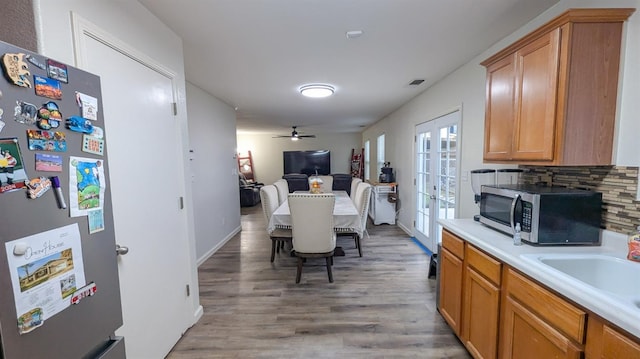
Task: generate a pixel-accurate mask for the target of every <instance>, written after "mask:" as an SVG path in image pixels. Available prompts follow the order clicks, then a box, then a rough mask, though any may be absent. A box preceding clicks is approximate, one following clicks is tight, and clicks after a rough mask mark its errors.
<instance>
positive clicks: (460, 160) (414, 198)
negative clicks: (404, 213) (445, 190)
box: [410, 104, 464, 253]
mask: <svg viewBox="0 0 640 359" xmlns="http://www.w3.org/2000/svg"><path fill="white" fill-rule="evenodd" d="M454 112H459V114H460V115H459V121H458V128H457V133H458V144H457V152H456V155H457V165H456V179H457V188H456V193H455V207H454V209H455V216H456V217H457V216H458V214H459V213H460V181H461V179H460V176H461V174H462V170H461V169H462V163H463V158H462V157H463V155H462V142H463V140H462V139H463V131H462V128H463V123H464V120H463V117H464V113H463V105H462V104H460V105H457V106H454V107H452V108H450V109H448V110H445V111H443V112H440V113H436V114H435V115H432V116H430V117H429V120H427V121H422V122H419V123H416V124H414V126H413V136H414V141H413V145H412V176H413V190H412V196H411V203H412V207H411V208H412V213H413V215H412V225H411V232H410V233H411V238H412V239H413V240H415V241H418V242H419V240H418V239H417V238H416V237H415V235H416V231H417V229H416V222H417V217H416V216H417V211H416V208H417V195H418V193H417V191H418V188H417V186H418V184H417V178H416V171H417V160H418V159H417V157H416V146H417V145H418V142H417V138H418V132H417V129H418V126H420V125H422V124H425V123H428V122H431V121H435V120H437V119H439V118H441V117H444V116H447V115H449V114H452V113H454ZM436 232H437V231H436ZM434 242H435V244H436V245H435V246H434V250H433V252H434V253H436V252H437V244H438V243H439V242H440V233H436V239H435V241H434ZM421 244H422V245H423V246H426V244H425V243H421Z"/></svg>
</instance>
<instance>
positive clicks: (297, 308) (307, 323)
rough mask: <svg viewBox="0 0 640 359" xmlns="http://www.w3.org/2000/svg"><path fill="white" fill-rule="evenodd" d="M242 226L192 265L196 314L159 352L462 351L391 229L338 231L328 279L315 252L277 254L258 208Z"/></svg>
mask: <svg viewBox="0 0 640 359" xmlns="http://www.w3.org/2000/svg"><path fill="white" fill-rule="evenodd" d="M241 218H242V232H240V233H239V234H238V235H236V236H235V237H234V238H233V239H232V240H230V241H229V242H228V243H227V244H226V245H225V246H224V247H222V248H221V249H220V250H219V251H218V252H216V253H215V254H214V255H213V256H212V257H211V258H209V259H208V260H207V261H206V262H205V263H203V264H202V265H201V266H200V268H199V281H200V302H201V304H202V306H203V307H204V315H203V317H202V318H201V319H200V321H199V322H198V323H196V324H195V325H194V326H193V327H192V328H190V329H189V330H188V331H187V332H186V333H185V335H184V336H183V337H182V338H181V339H180V341H179V342H178V343H177V344H176V346H175V347H174V348H173V350H172V351H171V353H169V355H168V357H167V358H171V359H178V358H188V359H195V358H367V359H370V358H373V359H375V358H470V356H469V354H468V353H467V351H466V350H465V349H464V347H463V346H462V344H461V343H460V342H459V341H458V339H457V338H456V337H455V336H454V335H453V333H452V332H451V330H450V329H449V327H448V326H447V324H446V323H445V322H444V320H443V319H442V317H441V316H440V314H438V312H437V311H436V305H435V295H436V287H435V279H427V271H428V266H429V258H428V257H427V255H425V254H424V252H422V250H421V249H420V248H418V246H417V245H416V244H415V243H413V242H412V241H411V239H409V237H408V236H407V235H406V234H405V233H404V232H403V231H402V230H400V229H398V228H397V227H396V226H389V225H381V226H373V225H372V224H371V223H369V226H368V228H369V234H370V238H365V239H363V240H362V248H363V257H359V256H358V251H357V249H355V246H354V241H353V240H352V239H350V238H340V239H339V240H338V245H339V246H342V247H343V248H344V250H345V252H346V255H345V256H344V257H335V259H334V266H333V277H334V282H333V283H329V281H328V279H327V272H326V267H325V261H324V259H323V258H318V259H315V260H312V259H310V260H308V261H307V263H305V266H304V268H303V271H302V281H301V282H300V284H295V276H296V258H293V257H289V256H288V253H287V254H285V253H282V252H281V253H280V254H279V255H278V254H276V260H275V262H274V263H271V262H270V245H271V241H270V240H269V237H268V235H267V233H266V230H265V227H266V224H265V221H264V218H263V215H262V209H261V207H260V205H258V206H255V207H251V208H243V209H242V217H241Z"/></svg>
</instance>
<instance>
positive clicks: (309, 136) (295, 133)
mask: <svg viewBox="0 0 640 359" xmlns="http://www.w3.org/2000/svg"><path fill="white" fill-rule="evenodd" d="M291 127H292V128H293V131H291V134H290V135H278V136H273V137H272V138H291V139H294V138H298V139H299V138H316V135H301V134H299V133H298V131H297V130H296V128H297V127H298V126H291Z"/></svg>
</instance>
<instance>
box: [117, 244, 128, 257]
mask: <svg viewBox="0 0 640 359" xmlns="http://www.w3.org/2000/svg"><path fill="white" fill-rule="evenodd" d="M116 253H117V254H118V255H119V256H123V255H125V254H127V253H129V247H125V246H121V245H119V244H116Z"/></svg>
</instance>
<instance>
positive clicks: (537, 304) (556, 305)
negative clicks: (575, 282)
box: [439, 229, 640, 359]
mask: <svg viewBox="0 0 640 359" xmlns="http://www.w3.org/2000/svg"><path fill="white" fill-rule="evenodd" d="M440 260H441V261H442V263H441V265H440V273H439V275H440V303H439V304H440V313H441V314H442V316H443V317H444V318H445V320H446V321H447V323H449V325H450V326H451V328H452V329H453V331H454V333H455V334H456V335H457V336H458V337H459V338H460V340H461V341H462V343H463V344H464V345H465V347H466V348H467V350H468V351H469V353H470V354H471V355H472V356H473V357H474V358H501V359H518V358H524V359H529V358H531V359H539V358H576V359H578V358H586V359H592V358H593V359H638V358H640V338H635V337H633V336H630V335H628V334H626V333H624V332H622V331H620V330H618V329H617V328H615V327H613V326H610V325H608V323H606V322H605V321H603V320H602V319H601V318H599V317H598V316H596V315H594V314H591V313H587V311H586V310H584V309H583V308H581V307H578V306H576V305H574V304H573V303H571V302H569V301H567V300H565V299H564V298H563V297H561V296H559V295H557V294H555V293H554V292H552V291H550V290H549V289H547V288H546V287H544V286H542V285H540V284H538V283H537V282H535V281H533V280H531V279H529V278H528V277H527V276H525V275H523V274H521V273H519V272H518V271H516V270H514V269H513V268H511V267H509V266H507V265H505V264H503V263H501V262H500V261H498V260H497V259H495V258H493V257H491V256H490V255H488V254H487V253H484V252H482V251H481V250H479V249H478V248H476V247H475V246H474V245H472V244H470V243H468V242H466V241H464V240H463V239H462V238H460V237H458V236H456V235H454V234H453V233H451V232H449V231H447V230H446V229H445V230H443V232H442V252H441V254H440ZM587 316H588V321H587Z"/></svg>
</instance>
